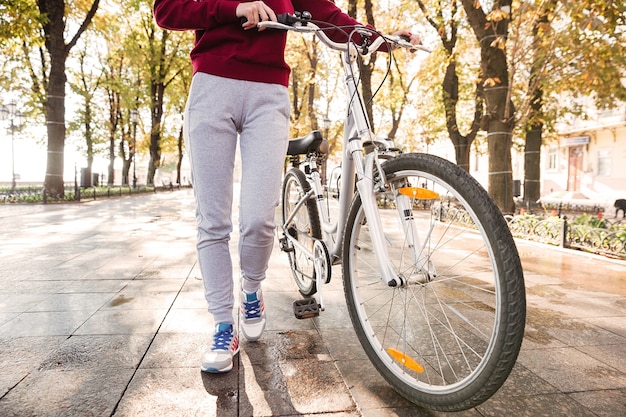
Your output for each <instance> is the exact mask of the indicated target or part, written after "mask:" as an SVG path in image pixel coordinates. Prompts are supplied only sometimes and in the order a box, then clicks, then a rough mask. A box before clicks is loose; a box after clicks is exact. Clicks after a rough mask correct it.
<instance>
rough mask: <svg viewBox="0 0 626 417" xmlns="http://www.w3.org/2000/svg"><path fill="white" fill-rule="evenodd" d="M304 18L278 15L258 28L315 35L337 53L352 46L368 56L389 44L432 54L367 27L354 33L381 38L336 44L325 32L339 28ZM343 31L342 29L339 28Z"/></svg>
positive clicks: (406, 41) (427, 50) (258, 25)
mask: <svg viewBox="0 0 626 417" xmlns="http://www.w3.org/2000/svg"><path fill="white" fill-rule="evenodd" d="M302 16H303V17H299V16H294V15H290V14H281V15H278V16H277V18H278V21H277V22H273V21H265V22H259V23H258V24H257V27H258V28H268V29H279V30H290V31H294V32H300V33H314V34H315V35H316V36H317V37H318V38H319V39H320V40H321V41H322V42H323V43H324V44H325V45H326V46H328V47H329V48H331V49H335V50H337V51H342V52H346V51H348V50H349V49H350V45H352V47H355V48H356V49H357V51H358V52H359V53H360V54H362V55H366V54H367V53H368V52H369V51H376V50H378V48H380V46H381V45H383V44H385V43H389V44H392V45H395V46H398V47H401V48H405V49H409V50H410V51H411V52H414V51H416V50H420V51H424V52H431V50H430V49H428V48H426V47H425V46H422V45H414V44H412V43H411V42H409V41H408V40H406V39H405V38H403V37H401V36H396V35H383V34H381V33H378V32H376V31H374V30H372V29H369V28H367V27H365V26H353V29H354V30H353V32H357V33H359V34H361V35H363V36H364V37H365V38H367V37H369V36H370V35H372V34H374V33H376V34H378V35H379V36H378V37H377V38H376V39H374V40H373V41H372V42H371V43H366V44H363V45H357V44H356V43H354V42H335V41H333V40H332V39H330V38H329V37H328V35H326V33H325V32H324V31H325V30H333V29H337V27H333V26H331V27H328V28H320V27H319V26H317V25H316V24H315V23H313V22H312V21H311V20H310V14H309V13H308V12H303V13H302ZM339 29H341V28H339Z"/></svg>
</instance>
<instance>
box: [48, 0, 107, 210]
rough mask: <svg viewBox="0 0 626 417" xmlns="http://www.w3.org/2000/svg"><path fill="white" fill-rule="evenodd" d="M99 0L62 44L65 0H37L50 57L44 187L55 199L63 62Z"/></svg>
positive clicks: (59, 182)
mask: <svg viewBox="0 0 626 417" xmlns="http://www.w3.org/2000/svg"><path fill="white" fill-rule="evenodd" d="M98 5H99V0H93V3H92V5H91V9H90V10H89V12H88V13H87V16H86V17H85V20H84V21H83V22H82V24H81V26H80V27H79V29H78V30H77V32H76V34H75V35H74V37H73V38H72V39H71V41H70V42H69V43H68V44H67V45H66V44H65V38H64V35H65V0H38V1H37V6H38V8H39V12H40V13H41V14H42V15H45V16H46V17H47V20H46V21H45V23H44V24H43V31H44V34H45V46H46V50H47V51H48V54H49V56H50V74H49V76H48V86H47V88H46V95H47V99H46V106H45V113H46V114H45V117H46V127H47V133H48V156H47V162H46V176H45V180H44V187H45V190H46V193H47V194H48V195H49V196H51V197H54V198H63V196H64V195H65V189H64V184H63V171H64V155H65V130H66V129H65V83H66V81H67V79H66V76H65V62H66V60H67V56H68V54H69V51H70V50H71V49H72V48H73V47H74V45H76V42H77V41H78V38H80V35H81V34H82V33H83V32H84V31H85V29H87V27H88V26H89V24H90V23H91V20H92V18H93V16H94V15H95V14H96V11H97V10H98Z"/></svg>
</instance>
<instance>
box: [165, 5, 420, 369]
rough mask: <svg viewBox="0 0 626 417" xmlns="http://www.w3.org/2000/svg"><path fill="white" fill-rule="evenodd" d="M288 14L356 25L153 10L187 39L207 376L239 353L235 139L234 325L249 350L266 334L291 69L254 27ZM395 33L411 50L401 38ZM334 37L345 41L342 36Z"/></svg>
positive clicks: (287, 9) (275, 37)
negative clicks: (208, 318) (188, 33)
mask: <svg viewBox="0 0 626 417" xmlns="http://www.w3.org/2000/svg"><path fill="white" fill-rule="evenodd" d="M294 9H295V10H298V11H308V12H310V13H311V14H312V15H313V17H314V18H315V19H318V20H324V21H328V22H331V23H334V24H336V25H339V26H354V25H359V22H357V21H356V20H354V19H352V18H350V17H349V16H348V15H346V14H345V13H343V12H341V10H340V9H339V8H337V6H335V4H334V3H332V2H331V1H328V0H294V1H288V0H267V2H263V1H251V2H240V1H237V0H233V1H220V0H204V1H202V0H199V1H189V0H156V1H155V2H154V16H155V19H156V22H157V24H158V25H159V26H161V27H162V28H165V29H170V30H193V31H195V43H194V48H193V50H192V51H191V63H192V65H193V73H194V75H193V80H192V82H191V87H190V91H189V97H188V100H187V106H186V109H185V117H184V126H183V129H184V133H185V141H186V144H187V149H188V151H189V155H190V165H191V172H192V181H193V188H194V193H195V197H196V218H197V223H198V240H197V250H198V261H199V264H200V270H201V273H202V279H203V282H204V291H205V298H206V300H207V303H208V309H209V312H210V313H211V314H212V315H213V319H214V322H215V333H214V335H213V342H212V344H211V345H210V346H209V347H208V349H207V350H206V352H205V353H204V355H203V356H202V363H201V369H202V370H203V371H206V372H228V371H230V370H231V369H232V367H233V356H234V355H235V354H236V353H237V352H238V351H239V340H238V336H237V331H236V328H235V319H234V316H233V306H234V295H233V289H234V284H233V265H232V260H231V255H230V251H229V246H228V245H229V240H230V234H231V232H232V228H233V226H232V220H231V215H232V203H233V169H234V165H235V149H236V146H237V140H239V146H240V151H241V160H242V161H241V164H242V177H241V195H240V205H239V232H240V237H239V259H240V269H241V289H242V292H241V314H240V317H241V321H240V326H241V330H242V332H243V335H244V336H245V338H246V339H247V340H248V341H256V340H257V339H259V338H260V337H261V334H262V333H263V330H264V329H265V323H266V316H265V305H264V300H263V292H262V290H261V283H262V282H263V280H264V279H265V276H266V270H267V268H268V261H269V257H270V254H271V252H272V248H273V245H274V232H275V224H274V215H275V210H276V207H277V205H278V202H279V195H280V182H281V176H282V168H283V163H284V159H285V155H286V152H287V142H288V135H289V112H290V101H289V92H288V89H287V87H288V85H289V74H290V69H289V67H288V66H287V64H286V63H285V59H284V52H285V44H286V38H287V32H286V31H282V30H261V29H257V24H258V23H259V22H261V21H270V20H271V21H276V14H281V13H291V14H293V13H294ZM244 18H245V19H244ZM244 20H245V22H244V23H242V21H244ZM397 34H398V35H404V36H408V37H410V38H411V41H412V42H414V43H418V42H419V38H418V37H416V36H412V35H411V34H410V33H409V32H408V31H406V30H404V31H399V32H397ZM332 37H333V38H335V40H338V41H346V40H347V38H346V36H345V35H344V34H342V33H341V32H340V31H336V32H335V33H334V34H332ZM354 40H355V41H358V40H359V39H358V37H357V38H355V39H354Z"/></svg>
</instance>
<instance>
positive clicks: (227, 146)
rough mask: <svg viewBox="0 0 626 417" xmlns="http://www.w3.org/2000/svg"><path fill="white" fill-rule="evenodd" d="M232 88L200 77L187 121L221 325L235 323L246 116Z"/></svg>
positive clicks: (204, 261)
mask: <svg viewBox="0 0 626 417" xmlns="http://www.w3.org/2000/svg"><path fill="white" fill-rule="evenodd" d="M232 87H233V86H232V85H230V84H229V83H225V82H224V79H222V78H219V77H214V76H211V75H207V74H203V73H197V74H196V75H194V78H193V81H192V84H191V88H190V92H189V98H188V101H187V108H186V111H185V118H184V123H185V125H184V129H183V130H184V132H185V141H186V145H187V149H188V152H189V157H190V163H191V170H192V180H193V189H194V194H195V197H196V220H197V224H198V240H197V251H198V262H199V265H200V271H201V273H202V279H203V282H204V290H205V298H206V300H207V303H208V309H209V312H211V313H212V315H213V317H214V320H215V323H229V324H233V323H234V318H233V313H232V311H233V304H234V296H233V272H232V260H231V255H230V251H229V240H230V233H231V231H232V220H231V216H232V199H233V168H234V160H235V150H236V145H237V126H236V123H235V122H234V119H235V117H236V116H237V114H238V113H240V109H239V107H240V105H239V104H238V102H237V99H236V97H235V96H236V94H234V92H233V91H231V89H232Z"/></svg>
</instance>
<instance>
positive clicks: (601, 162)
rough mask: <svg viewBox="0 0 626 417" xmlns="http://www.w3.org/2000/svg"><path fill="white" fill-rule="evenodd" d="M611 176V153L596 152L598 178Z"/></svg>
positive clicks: (604, 151)
mask: <svg viewBox="0 0 626 417" xmlns="http://www.w3.org/2000/svg"><path fill="white" fill-rule="evenodd" d="M610 175H611V151H609V150H603V151H598V176H599V177H608V176H610Z"/></svg>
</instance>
